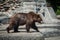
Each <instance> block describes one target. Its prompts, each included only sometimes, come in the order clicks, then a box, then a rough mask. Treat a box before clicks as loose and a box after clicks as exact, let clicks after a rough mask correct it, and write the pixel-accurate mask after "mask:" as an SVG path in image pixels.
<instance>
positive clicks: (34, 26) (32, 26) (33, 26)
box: [31, 22, 39, 32]
mask: <svg viewBox="0 0 60 40" xmlns="http://www.w3.org/2000/svg"><path fill="white" fill-rule="evenodd" d="M31 28H33V29H34V30H36V31H37V32H39V30H38V28H37V26H36V25H35V22H33V23H32V24H31Z"/></svg>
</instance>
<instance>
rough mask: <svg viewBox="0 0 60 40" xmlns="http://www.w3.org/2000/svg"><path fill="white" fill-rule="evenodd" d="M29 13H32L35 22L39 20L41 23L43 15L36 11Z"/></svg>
mask: <svg viewBox="0 0 60 40" xmlns="http://www.w3.org/2000/svg"><path fill="white" fill-rule="evenodd" d="M29 14H31V16H32V18H33V20H34V22H39V23H41V21H42V18H41V16H40V15H39V14H37V13H34V12H29Z"/></svg>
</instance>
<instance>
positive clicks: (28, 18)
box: [7, 12, 42, 33]
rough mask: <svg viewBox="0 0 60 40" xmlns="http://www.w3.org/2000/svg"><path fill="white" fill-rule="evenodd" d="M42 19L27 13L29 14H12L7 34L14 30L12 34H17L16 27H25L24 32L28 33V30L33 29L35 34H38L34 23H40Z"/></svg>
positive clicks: (32, 13)
mask: <svg viewBox="0 0 60 40" xmlns="http://www.w3.org/2000/svg"><path fill="white" fill-rule="evenodd" d="M41 21H42V18H41V17H40V15H38V14H36V13H34V12H29V13H16V14H14V15H13V16H12V17H11V19H10V21H9V26H8V27H7V32H8V33H9V31H10V30H11V29H12V28H14V32H18V27H19V26H20V25H26V30H27V32H29V30H30V28H33V29H35V30H36V31H37V32H39V30H38V28H37V27H36V25H35V22H39V23H41Z"/></svg>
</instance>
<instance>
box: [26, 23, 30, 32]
mask: <svg viewBox="0 0 60 40" xmlns="http://www.w3.org/2000/svg"><path fill="white" fill-rule="evenodd" d="M26 31H27V32H28V33H29V32H30V25H29V24H26Z"/></svg>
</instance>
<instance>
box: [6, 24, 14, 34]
mask: <svg viewBox="0 0 60 40" xmlns="http://www.w3.org/2000/svg"><path fill="white" fill-rule="evenodd" d="M12 28H13V26H12V25H9V26H8V27H7V28H6V30H7V32H8V33H10V32H9V31H10V30H11V29H12Z"/></svg>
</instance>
